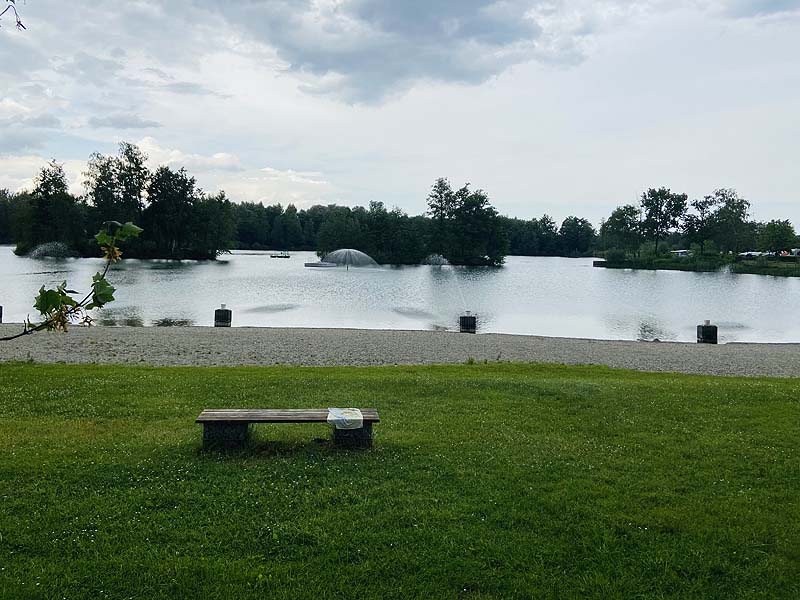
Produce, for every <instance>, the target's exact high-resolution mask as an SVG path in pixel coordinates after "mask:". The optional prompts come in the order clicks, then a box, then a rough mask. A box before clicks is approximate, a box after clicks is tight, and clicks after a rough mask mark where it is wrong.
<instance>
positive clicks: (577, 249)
mask: <svg viewBox="0 0 800 600" xmlns="http://www.w3.org/2000/svg"><path fill="white" fill-rule="evenodd" d="M559 237H560V239H561V249H562V251H563V252H564V254H566V255H567V256H575V255H577V256H582V255H585V254H587V253H588V252H589V250H590V249H591V248H593V247H594V242H595V239H596V238H597V232H596V231H595V230H594V227H592V224H591V223H589V221H587V220H586V219H581V218H578V217H567V218H566V219H564V221H563V223H561V229H560V230H559Z"/></svg>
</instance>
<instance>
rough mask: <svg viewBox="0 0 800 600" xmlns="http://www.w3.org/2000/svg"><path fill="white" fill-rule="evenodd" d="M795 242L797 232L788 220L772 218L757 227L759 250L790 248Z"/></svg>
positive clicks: (774, 250)
mask: <svg viewBox="0 0 800 600" xmlns="http://www.w3.org/2000/svg"><path fill="white" fill-rule="evenodd" d="M796 243H797V234H796V233H795V231H794V227H793V226H792V224H791V223H790V222H789V221H788V220H786V221H778V220H772V221H770V222H769V223H763V224H762V225H761V226H760V227H759V228H758V249H759V250H761V251H764V252H780V251H781V250H791V249H792V248H793V247H794V245H795V244H796Z"/></svg>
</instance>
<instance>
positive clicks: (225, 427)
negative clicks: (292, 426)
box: [195, 408, 380, 448]
mask: <svg viewBox="0 0 800 600" xmlns="http://www.w3.org/2000/svg"><path fill="white" fill-rule="evenodd" d="M359 410H361V415H362V417H363V426H362V427H361V428H360V429H334V430H333V439H334V443H335V444H336V445H338V446H347V447H351V448H369V447H370V446H372V425H373V423H379V422H380V418H379V417H378V411H377V410H376V409H374V408H362V409H359ZM327 421H328V409H327V408H264V409H253V408H207V409H205V410H204V411H203V412H201V413H200V415H199V416H198V417H197V419H196V420H195V422H196V423H202V424H203V446H204V447H220V446H222V447H225V448H238V447H243V446H244V445H245V444H246V443H247V439H248V436H249V431H250V424H251V423H326V422H327Z"/></svg>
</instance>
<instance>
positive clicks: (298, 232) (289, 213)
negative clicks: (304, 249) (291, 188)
mask: <svg viewBox="0 0 800 600" xmlns="http://www.w3.org/2000/svg"><path fill="white" fill-rule="evenodd" d="M281 220H282V221H283V235H284V247H286V248H292V249H294V248H299V247H301V246H302V245H303V227H302V225H301V224H300V218H299V216H298V214H297V208H296V207H295V205H294V204H290V205H289V206H287V207H286V210H285V211H284V213H283V216H282V219H281Z"/></svg>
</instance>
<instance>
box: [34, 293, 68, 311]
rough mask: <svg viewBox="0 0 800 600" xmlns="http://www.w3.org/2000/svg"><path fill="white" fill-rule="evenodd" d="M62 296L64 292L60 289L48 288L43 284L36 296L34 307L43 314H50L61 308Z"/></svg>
mask: <svg viewBox="0 0 800 600" xmlns="http://www.w3.org/2000/svg"><path fill="white" fill-rule="evenodd" d="M61 298H62V294H60V293H59V292H58V290H46V289H44V286H42V287H41V289H40V290H39V294H38V295H37V296H36V298H35V301H34V304H33V308H35V309H36V310H38V311H39V313H41V314H42V315H48V314H50V313H52V312H54V311H56V310H58V309H59V308H61Z"/></svg>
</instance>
